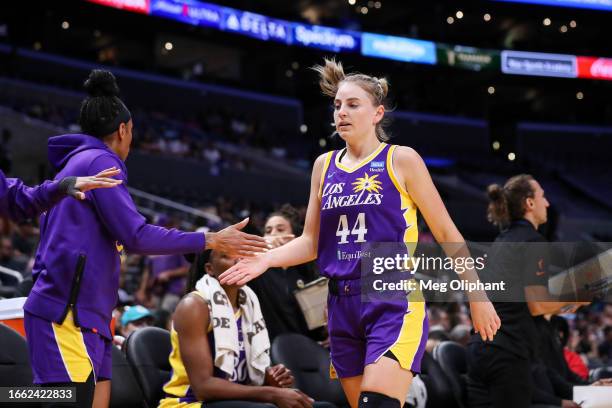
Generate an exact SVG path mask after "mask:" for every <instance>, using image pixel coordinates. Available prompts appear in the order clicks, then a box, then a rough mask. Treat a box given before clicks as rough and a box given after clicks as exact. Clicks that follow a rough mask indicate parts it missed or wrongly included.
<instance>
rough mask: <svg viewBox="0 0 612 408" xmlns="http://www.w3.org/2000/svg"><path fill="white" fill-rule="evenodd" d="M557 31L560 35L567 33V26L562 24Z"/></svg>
mask: <svg viewBox="0 0 612 408" xmlns="http://www.w3.org/2000/svg"><path fill="white" fill-rule="evenodd" d="M559 31H561V32H562V33H567V26H566V25H565V24H563V25H562V26H561V27H559Z"/></svg>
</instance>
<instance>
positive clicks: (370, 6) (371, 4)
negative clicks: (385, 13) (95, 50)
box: [368, 0, 374, 8]
mask: <svg viewBox="0 0 612 408" xmlns="http://www.w3.org/2000/svg"><path fill="white" fill-rule="evenodd" d="M373 7H374V1H373V0H370V1H368V8H373Z"/></svg>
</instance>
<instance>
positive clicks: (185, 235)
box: [24, 70, 266, 408]
mask: <svg viewBox="0 0 612 408" xmlns="http://www.w3.org/2000/svg"><path fill="white" fill-rule="evenodd" d="M85 88H86V90H87V92H88V93H89V97H87V98H86V99H85V100H84V101H83V103H82V105H81V111H80V117H79V123H80V125H81V128H82V130H83V133H84V134H71V135H63V136H56V137H52V138H50V139H49V160H50V161H51V163H52V164H53V165H54V166H55V167H56V168H57V169H58V170H59V173H58V174H57V179H61V178H63V177H68V176H74V175H77V174H86V175H87V174H98V173H99V172H100V171H101V170H103V169H108V168H110V167H113V166H114V167H116V168H118V169H120V170H121V173H120V174H118V177H119V178H120V180H122V181H123V184H122V185H119V186H118V187H116V188H112V189H99V190H94V191H90V192H88V193H87V194H86V196H87V199H86V200H84V201H83V202H77V201H75V200H64V201H62V202H61V203H60V204H58V205H57V206H55V207H54V208H53V209H51V210H50V211H49V212H48V213H47V214H46V215H45V216H44V217H43V218H42V219H41V241H40V245H39V247H38V251H37V253H36V262H35V265H34V268H33V271H32V274H33V277H34V287H33V288H32V292H31V293H30V295H29V297H28V299H27V301H26V303H25V306H24V309H25V319H24V320H25V322H24V323H25V329H26V334H27V339H28V346H29V350H30V358H31V361H32V369H33V372H34V382H35V383H37V384H44V385H62V386H64V385H66V386H67V385H70V386H75V387H76V391H77V401H78V402H77V405H74V404H70V405H68V406H71V407H74V406H79V407H81V406H82V407H88V408H89V407H91V406H92V401H93V399H94V392H95V400H96V406H108V401H109V399H110V381H103V380H110V378H111V347H112V336H111V331H110V321H111V314H112V310H113V307H114V306H115V305H116V303H117V290H118V288H119V264H120V261H119V252H120V251H121V249H122V248H125V249H126V250H127V251H130V252H134V253H140V254H147V255H148V254H150V255H154V254H177V253H193V252H196V253H197V252H201V251H202V250H203V249H205V248H206V249H215V250H219V251H223V252H230V253H232V254H234V255H235V256H241V257H244V256H251V255H252V254H254V253H257V252H262V251H264V250H265V248H266V243H265V241H264V240H263V238H261V237H257V236H254V235H248V234H245V233H243V232H241V231H239V230H240V229H242V228H243V227H244V226H245V225H246V223H247V222H248V219H245V220H243V221H242V222H240V223H238V224H236V225H233V226H230V227H228V228H225V229H224V230H222V231H220V232H218V233H207V234H202V233H189V232H182V231H179V230H176V229H165V228H161V227H157V226H153V225H149V224H147V223H146V221H145V218H144V217H143V216H142V215H140V214H139V213H138V211H137V210H136V206H135V205H134V202H133V201H132V199H131V197H130V194H129V192H128V190H127V187H126V185H125V183H126V182H127V170H126V168H125V164H124V161H125V159H126V158H127V156H128V153H129V150H130V144H131V141H132V126H133V124H132V118H131V114H130V112H129V110H128V109H127V108H126V106H125V105H124V104H123V102H122V101H121V100H120V99H119V97H118V94H119V89H118V87H117V84H116V81H115V77H114V76H113V75H112V74H111V73H110V72H108V71H103V70H93V71H92V72H91V74H90V75H89V78H88V79H87V81H86V82H85ZM100 381H103V382H100ZM98 404H100V405H98ZM51 406H62V405H51Z"/></svg>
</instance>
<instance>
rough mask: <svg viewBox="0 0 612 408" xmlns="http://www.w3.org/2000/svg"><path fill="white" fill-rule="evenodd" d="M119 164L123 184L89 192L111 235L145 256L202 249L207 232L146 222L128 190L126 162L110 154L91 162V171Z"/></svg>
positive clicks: (94, 171) (127, 247)
mask: <svg viewBox="0 0 612 408" xmlns="http://www.w3.org/2000/svg"><path fill="white" fill-rule="evenodd" d="M112 166H116V167H117V168H121V169H123V171H122V173H121V174H120V175H119V176H118V177H119V178H121V179H122V180H123V183H122V184H121V185H119V186H117V187H115V188H101V189H97V190H91V191H89V192H87V196H88V199H91V200H92V201H93V203H94V206H95V208H96V211H97V213H98V215H99V217H100V219H101V220H102V223H103V224H104V225H105V226H106V228H107V229H108V231H109V232H110V234H111V235H112V236H113V238H115V239H116V240H117V241H119V242H120V243H121V244H123V245H124V246H125V249H126V250H128V251H130V252H134V253H139V254H145V255H169V254H183V253H192V252H200V251H202V250H204V246H205V240H204V234H202V233H196V232H183V231H179V230H177V229H166V228H162V227H157V226H154V225H150V224H147V223H146V220H145V218H144V217H143V216H142V215H141V214H140V213H139V212H138V210H137V209H136V205H135V204H134V201H132V197H131V196H130V193H129V192H128V190H127V186H126V183H127V178H126V176H125V174H126V173H125V165H124V164H123V163H122V162H120V161H119V160H118V159H117V158H116V157H114V156H112V155H110V154H108V155H104V156H100V157H98V158H96V159H95V160H94V161H93V162H92V163H91V164H90V165H89V174H97V173H99V172H100V171H102V170H104V169H108V168H109V167H112Z"/></svg>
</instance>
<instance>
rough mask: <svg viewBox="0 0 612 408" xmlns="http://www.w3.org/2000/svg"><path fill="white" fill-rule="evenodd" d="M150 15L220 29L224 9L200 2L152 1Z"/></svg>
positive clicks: (182, 0)
mask: <svg viewBox="0 0 612 408" xmlns="http://www.w3.org/2000/svg"><path fill="white" fill-rule="evenodd" d="M150 13H151V15H153V16H158V17H165V18H169V19H172V20H178V21H182V22H184V23H188V24H192V25H201V26H208V27H215V28H220V26H221V17H222V7H219V6H215V5H214V4H207V3H201V2H199V1H184V0H152V1H151V7H150Z"/></svg>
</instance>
